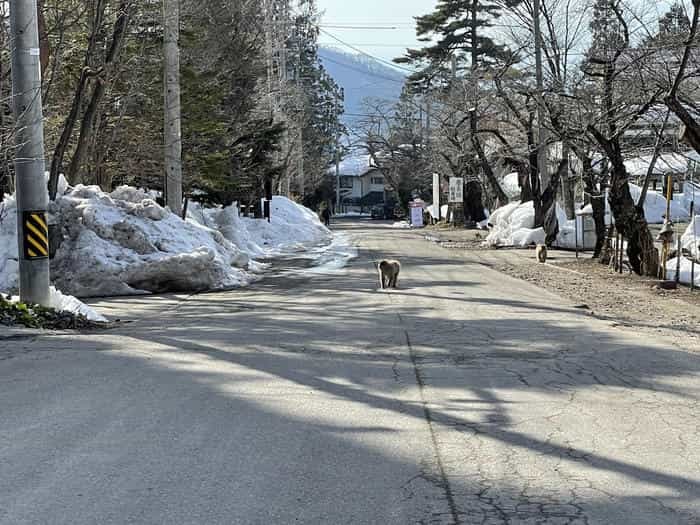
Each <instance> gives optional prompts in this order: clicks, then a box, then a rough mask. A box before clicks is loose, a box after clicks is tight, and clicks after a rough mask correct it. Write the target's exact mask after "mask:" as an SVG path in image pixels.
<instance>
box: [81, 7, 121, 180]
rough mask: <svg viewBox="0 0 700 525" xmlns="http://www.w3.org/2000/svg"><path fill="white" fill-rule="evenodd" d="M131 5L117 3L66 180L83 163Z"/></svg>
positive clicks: (117, 54) (117, 55)
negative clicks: (117, 11) (107, 40)
mask: <svg viewBox="0 0 700 525" xmlns="http://www.w3.org/2000/svg"><path fill="white" fill-rule="evenodd" d="M132 5H133V4H132V2H130V1H123V2H121V3H120V5H119V15H118V16H117V21H116V22H115V24H114V31H113V33H112V42H111V44H110V46H109V50H108V51H107V56H106V57H105V65H104V72H103V74H102V75H101V76H99V77H98V78H97V82H95V89H94V90H93V92H92V96H91V97H90V102H89V103H88V106H87V109H86V110H85V114H84V115H83V120H82V122H81V123H80V134H79V135H78V144H77V145H76V147H75V152H74V153H73V158H72V159H71V164H70V168H69V170H68V180H70V181H74V180H75V178H76V176H77V174H78V171H80V168H81V166H82V164H83V157H84V156H85V150H86V147H87V143H88V138H89V136H90V134H91V133H92V130H93V127H94V124H95V118H96V115H97V112H98V110H99V106H100V103H101V102H102V97H103V96H104V94H105V92H106V91H107V82H108V80H110V78H109V77H111V75H112V70H113V69H114V65H115V62H116V61H117V60H118V58H119V52H120V51H121V47H122V42H123V41H124V38H125V36H126V30H127V28H128V26H129V20H130V18H131V8H132Z"/></svg>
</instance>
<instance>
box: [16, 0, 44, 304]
mask: <svg viewBox="0 0 700 525" xmlns="http://www.w3.org/2000/svg"><path fill="white" fill-rule="evenodd" d="M36 7H37V6H36V0H11V1H10V31H11V33H12V101H13V107H14V112H15V118H16V130H15V134H16V145H17V149H16V151H15V176H16V183H15V186H16V190H17V234H18V242H19V291H20V300H21V301H22V302H25V303H31V304H40V305H44V306H48V304H49V296H50V294H49V241H48V239H49V229H48V213H47V208H48V205H49V196H48V192H47V188H46V176H45V175H44V172H45V164H44V115H43V112H42V107H41V103H42V101H41V64H40V61H41V58H40V51H39V31H38V27H37V10H36Z"/></svg>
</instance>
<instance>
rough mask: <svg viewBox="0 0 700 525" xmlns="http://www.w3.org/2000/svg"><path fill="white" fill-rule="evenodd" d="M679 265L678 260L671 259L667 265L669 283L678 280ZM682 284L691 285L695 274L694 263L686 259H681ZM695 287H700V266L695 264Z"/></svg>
mask: <svg viewBox="0 0 700 525" xmlns="http://www.w3.org/2000/svg"><path fill="white" fill-rule="evenodd" d="M677 265H678V259H677V258H674V259H669V261H668V262H667V263H666V278H667V279H668V280H669V281H674V280H675V279H676V267H677ZM680 270H681V271H680V282H681V283H683V284H690V281H691V276H692V273H693V262H692V261H691V260H690V259H687V258H686V257H681V267H680ZM695 286H699V287H700V264H698V263H697V262H696V263H695Z"/></svg>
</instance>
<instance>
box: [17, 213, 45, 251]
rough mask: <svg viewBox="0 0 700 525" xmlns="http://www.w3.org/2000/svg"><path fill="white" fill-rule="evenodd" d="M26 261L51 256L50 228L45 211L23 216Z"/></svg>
mask: <svg viewBox="0 0 700 525" xmlns="http://www.w3.org/2000/svg"><path fill="white" fill-rule="evenodd" d="M23 219H24V220H23V221H22V222H23V225H24V257H25V259H28V260H32V259H46V258H47V257H48V256H49V227H48V221H47V218H46V212H45V211H26V212H24V214H23Z"/></svg>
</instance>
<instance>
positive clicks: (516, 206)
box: [485, 201, 545, 247]
mask: <svg viewBox="0 0 700 525" xmlns="http://www.w3.org/2000/svg"><path fill="white" fill-rule="evenodd" d="M489 224H491V225H492V227H491V232H490V233H489V235H488V237H486V241H485V242H486V244H488V245H489V246H494V247H495V246H518V247H524V246H529V245H531V244H541V243H543V242H544V239H545V233H544V229H542V228H535V227H534V226H535V207H534V205H533V203H532V201H530V202H526V203H524V204H521V203H520V201H516V202H511V203H510V204H506V205H505V206H503V207H501V208H498V209H497V210H496V211H494V212H493V214H492V215H491V217H490V218H489Z"/></svg>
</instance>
